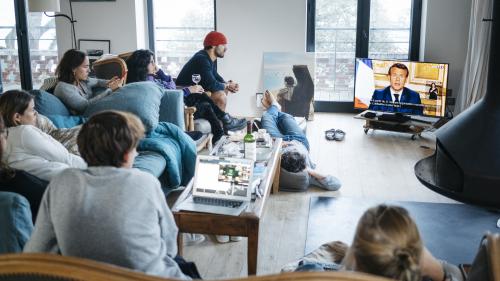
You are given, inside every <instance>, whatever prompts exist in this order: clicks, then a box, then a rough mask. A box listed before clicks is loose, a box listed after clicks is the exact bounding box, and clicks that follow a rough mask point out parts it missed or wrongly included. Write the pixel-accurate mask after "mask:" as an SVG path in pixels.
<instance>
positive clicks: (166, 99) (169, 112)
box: [160, 90, 185, 128]
mask: <svg viewBox="0 0 500 281" xmlns="http://www.w3.org/2000/svg"><path fill="white" fill-rule="evenodd" d="M164 92H165V94H163V97H162V98H161V104H160V122H170V123H173V124H175V125H177V126H179V128H184V127H185V125H184V92H183V91H182V90H164Z"/></svg>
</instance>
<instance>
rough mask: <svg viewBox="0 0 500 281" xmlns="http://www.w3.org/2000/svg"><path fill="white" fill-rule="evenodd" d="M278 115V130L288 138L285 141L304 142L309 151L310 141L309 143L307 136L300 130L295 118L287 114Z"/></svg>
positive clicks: (280, 113)
mask: <svg viewBox="0 0 500 281" xmlns="http://www.w3.org/2000/svg"><path fill="white" fill-rule="evenodd" d="M278 113H279V114H278V128H279V129H280V131H281V132H282V134H283V135H285V136H286V137H287V138H285V139H290V140H292V139H293V140H298V141H300V142H302V143H303V144H304V145H305V146H306V148H307V149H309V141H307V138H306V135H304V133H303V132H302V130H301V129H300V127H299V124H297V121H295V118H293V116H292V115H290V114H287V113H283V112H278Z"/></svg>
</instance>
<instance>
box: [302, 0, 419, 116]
mask: <svg viewBox="0 0 500 281" xmlns="http://www.w3.org/2000/svg"><path fill="white" fill-rule="evenodd" d="M370 4H371V1H370V0H358V9H357V19H356V54H355V56H356V57H368V44H369V40H370ZM421 20H422V0H412V4H411V20H410V21H411V24H410V44H409V46H408V47H409V52H408V58H409V60H411V61H418V60H419V56H420V29H421ZM306 30H307V34H306V40H307V42H306V51H307V52H314V51H315V41H316V0H307V27H306ZM314 109H315V111H317V112H350V113H352V112H360V110H358V109H354V101H315V102H314Z"/></svg>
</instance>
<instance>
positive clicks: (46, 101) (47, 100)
mask: <svg viewBox="0 0 500 281" xmlns="http://www.w3.org/2000/svg"><path fill="white" fill-rule="evenodd" d="M30 94H32V95H33V96H35V109H36V111H38V113H40V114H42V115H45V116H48V115H62V116H69V115H71V114H70V112H69V110H68V109H67V108H66V106H65V105H64V104H63V103H62V101H61V100H60V99H59V98H58V97H56V96H54V95H53V94H50V93H48V92H46V91H43V90H31V91H30Z"/></svg>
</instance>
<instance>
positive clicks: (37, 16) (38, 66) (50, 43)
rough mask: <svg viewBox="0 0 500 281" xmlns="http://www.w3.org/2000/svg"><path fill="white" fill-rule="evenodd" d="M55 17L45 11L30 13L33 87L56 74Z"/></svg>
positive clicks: (29, 26) (35, 87) (37, 86)
mask: <svg viewBox="0 0 500 281" xmlns="http://www.w3.org/2000/svg"><path fill="white" fill-rule="evenodd" d="M54 19H55V18H53V17H47V16H45V15H44V14H43V13H38V12H37V13H28V31H29V46H30V58H31V73H32V78H33V88H34V89H38V88H40V86H41V85H42V84H43V80H44V79H45V78H48V77H51V76H54V75H55V70H56V67H57V64H58V55H57V38H56V24H55V20H54Z"/></svg>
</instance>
